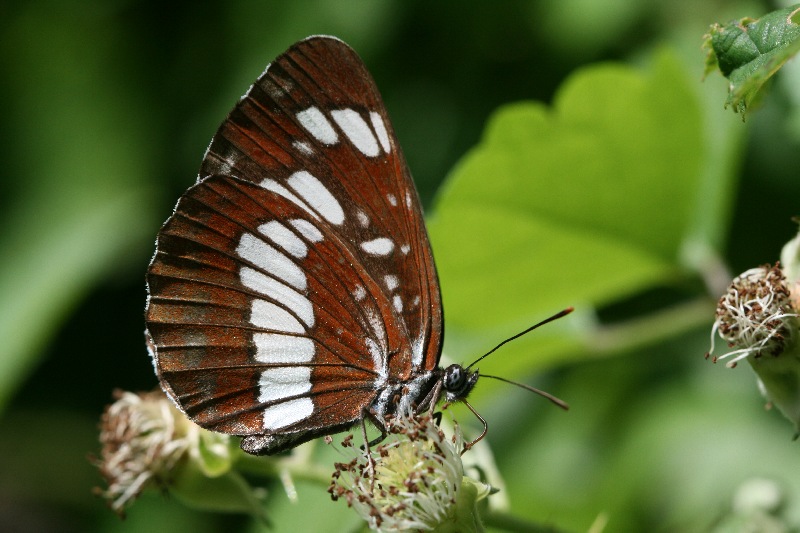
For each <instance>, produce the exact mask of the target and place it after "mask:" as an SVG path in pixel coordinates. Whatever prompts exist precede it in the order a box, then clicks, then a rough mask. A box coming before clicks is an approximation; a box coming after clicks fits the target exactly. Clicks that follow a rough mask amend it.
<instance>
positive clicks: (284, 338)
mask: <svg viewBox="0 0 800 533" xmlns="http://www.w3.org/2000/svg"><path fill="white" fill-rule="evenodd" d="M253 344H255V345H256V354H255V356H254V357H255V360H256V361H258V362H259V363H294V364H297V363H308V362H310V361H311V360H312V359H313V358H314V341H312V340H311V339H309V338H308V337H298V336H296V335H283V334H281V333H253Z"/></svg>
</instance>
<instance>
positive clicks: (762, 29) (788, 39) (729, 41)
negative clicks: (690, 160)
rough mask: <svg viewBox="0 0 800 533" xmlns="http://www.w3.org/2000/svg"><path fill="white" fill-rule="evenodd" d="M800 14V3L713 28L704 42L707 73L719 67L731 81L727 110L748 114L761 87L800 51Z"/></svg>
mask: <svg viewBox="0 0 800 533" xmlns="http://www.w3.org/2000/svg"><path fill="white" fill-rule="evenodd" d="M799 14H800V4H797V5H795V6H792V7H789V8H786V9H780V10H778V11H773V12H772V13H769V14H768V15H765V16H763V17H761V18H760V19H752V18H749V17H746V18H743V19H741V20H734V21H732V22H730V23H728V24H725V25H720V24H714V25H712V26H711V29H710V30H709V33H708V34H707V35H706V37H705V42H704V47H705V48H707V49H708V55H707V57H706V73H708V72H710V71H711V70H713V69H714V68H715V67H718V68H719V70H720V72H721V73H722V75H723V76H725V77H726V78H728V79H729V80H730V82H731V83H730V86H729V90H728V99H727V101H726V102H725V107H728V106H729V105H730V106H732V107H733V110H734V111H735V112H741V113H742V115H744V113H745V112H746V111H747V107H748V106H749V105H751V104H752V103H753V101H754V99H755V98H756V96H757V95H758V92H759V90H760V89H761V87H762V86H763V85H764V84H765V83H766V82H767V81H768V80H769V79H770V78H772V76H773V75H774V74H775V73H776V72H777V71H778V70H779V69H780V68H781V67H782V66H783V64H784V63H786V61H788V60H789V59H791V58H792V56H794V55H795V54H797V52H798V51H800V25H798V21H800V15H799Z"/></svg>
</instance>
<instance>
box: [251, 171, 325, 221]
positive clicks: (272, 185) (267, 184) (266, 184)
mask: <svg viewBox="0 0 800 533" xmlns="http://www.w3.org/2000/svg"><path fill="white" fill-rule="evenodd" d="M259 185H261V187H263V188H265V189H267V190H268V191H272V192H274V193H275V194H279V195H280V196H283V197H284V198H286V199H287V200H289V201H291V202H294V203H295V204H296V205H299V206H300V207H302V208H303V209H304V210H305V211H307V212H308V213H309V214H310V215H312V216H313V217H314V218H319V215H318V214H316V213H315V212H314V210H313V209H311V208H310V207H308V204H307V203H305V202H304V201H303V200H301V199H300V198H298V197H297V196H295V195H294V194H292V193H291V192H289V189H287V188H286V187H284V186H283V185H281V184H280V183H278V182H277V181H275V180H273V179H270V178H267V179H265V180H264V181H262V182H261V183H260V184H259Z"/></svg>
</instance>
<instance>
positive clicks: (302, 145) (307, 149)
mask: <svg viewBox="0 0 800 533" xmlns="http://www.w3.org/2000/svg"><path fill="white" fill-rule="evenodd" d="M292 146H294V148H295V150H297V151H298V152H302V153H303V154H305V155H314V150H312V149H311V146H309V144H308V143H307V142H305V141H294V142H293V143H292Z"/></svg>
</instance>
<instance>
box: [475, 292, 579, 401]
mask: <svg viewBox="0 0 800 533" xmlns="http://www.w3.org/2000/svg"><path fill="white" fill-rule="evenodd" d="M574 310H575V308H574V307H567V308H566V309H564V310H563V311H559V312H558V313H556V314H554V315H553V316H551V317H550V318H545V319H544V320H542V321H541V322H539V323H538V324H534V325H533V326H531V327H529V328H528V329H526V330H525V331H521V332H520V333H517V334H516V335H514V336H513V337H509V338H507V339H506V340H504V341H503V342H501V343H500V344H498V345H497V346H495V347H494V348H492V349H491V350H489V351H488V352H486V353H485V354H483V355H482V356H480V357H478V358H477V359H476V360H475V361H473V362H472V363H470V365H469V366H468V367H467V370H469V369H470V368H472V367H473V366H475V365H476V364H478V363H479V362H480V361H482V360H483V359H484V358H486V357H488V356H489V355H491V354H493V353H494V352H496V351H497V350H498V349H499V348H500V347H501V346H503V345H505V344H507V343H509V342H511V341H513V340H515V339H518V338H520V337H522V336H523V335H525V334H526V333H530V332H531V331H533V330H535V329H536V328H538V327H539V326H544V325H545V324H547V323H548V322H552V321H553V320H558V319H559V318H561V317H564V316H567V315H568V314H570V313H571V312H573V311H574ZM497 379H500V378H497ZM502 381H508V380H502ZM509 383H513V382H509ZM515 385H520V384H519V383H515ZM520 386H521V387H523V388H525V386H524V385H520ZM534 392H537V391H534ZM538 392H541V391H538Z"/></svg>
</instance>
